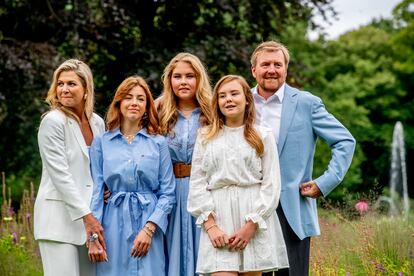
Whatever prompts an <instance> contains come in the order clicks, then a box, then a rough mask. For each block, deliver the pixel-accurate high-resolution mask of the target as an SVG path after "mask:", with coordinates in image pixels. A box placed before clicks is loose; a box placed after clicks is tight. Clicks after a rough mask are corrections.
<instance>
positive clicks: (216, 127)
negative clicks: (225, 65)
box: [204, 75, 264, 156]
mask: <svg viewBox="0 0 414 276" xmlns="http://www.w3.org/2000/svg"><path fill="white" fill-rule="evenodd" d="M231 81H237V82H238V83H239V84H240V85H241V87H242V89H243V92H244V96H245V97H246V103H247V105H246V109H245V111H244V118H243V119H244V125H245V126H244V138H245V139H246V141H247V143H248V144H249V145H250V146H252V148H254V149H255V150H256V154H257V155H258V156H262V154H263V152H264V145H263V140H262V138H261V137H260V135H259V134H258V132H257V131H256V129H255V128H254V122H255V120H256V111H255V107H254V100H253V95H252V92H251V91H250V87H249V84H248V83H247V81H246V80H245V79H244V78H243V77H242V76H238V75H227V76H224V77H222V78H221V79H220V80H219V81H218V82H217V84H216V85H215V87H214V90H213V103H212V106H213V108H212V109H213V122H212V124H211V125H210V126H209V127H208V128H207V133H206V134H205V140H204V141H205V142H207V141H209V140H212V139H213V138H215V137H216V136H217V135H218V134H219V132H220V130H221V129H223V126H224V122H225V119H226V118H225V116H224V114H223V113H222V112H221V111H220V107H219V105H218V93H219V90H220V88H221V87H222V86H223V85H224V84H226V83H229V82H231Z"/></svg>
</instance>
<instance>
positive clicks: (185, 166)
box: [159, 53, 211, 276]
mask: <svg viewBox="0 0 414 276" xmlns="http://www.w3.org/2000/svg"><path fill="white" fill-rule="evenodd" d="M162 80H163V85H164V91H163V93H162V95H161V98H160V100H159V101H160V108H159V115H160V128H161V132H162V133H163V134H164V135H166V136H167V141H168V148H169V150H170V154H171V159H172V163H173V166H174V174H175V178H176V200H177V205H176V206H174V208H173V211H172V212H171V215H170V217H169V224H168V229H167V251H168V268H167V274H168V275H170V276H178V275H179V276H190V275H191V276H194V275H195V268H196V267H195V266H196V263H197V251H198V240H199V235H200V230H199V229H197V227H196V225H195V220H194V218H193V217H192V216H191V215H190V214H189V213H188V212H187V196H188V182H189V179H190V178H189V176H190V170H191V160H192V155H193V148H194V143H195V139H196V136H197V130H198V129H199V128H200V126H203V125H207V124H209V123H210V121H211V107H210V103H211V87H210V83H209V78H208V75H207V73H206V70H205V68H204V66H203V64H202V63H201V61H200V59H199V58H198V57H196V56H195V55H192V54H190V53H179V54H178V55H176V56H175V57H174V58H173V59H172V60H171V61H170V63H169V64H168V65H167V66H166V68H165V70H164V74H163V78H162Z"/></svg>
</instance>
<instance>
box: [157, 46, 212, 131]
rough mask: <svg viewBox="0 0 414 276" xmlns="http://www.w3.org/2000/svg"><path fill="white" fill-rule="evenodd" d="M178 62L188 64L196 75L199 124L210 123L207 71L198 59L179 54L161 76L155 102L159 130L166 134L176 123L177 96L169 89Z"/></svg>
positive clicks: (209, 95) (193, 56)
mask: <svg viewBox="0 0 414 276" xmlns="http://www.w3.org/2000/svg"><path fill="white" fill-rule="evenodd" d="M179 62H185V63H188V64H189V65H190V66H191V68H192V69H193V70H194V72H195V74H196V80H197V86H196V102H197V105H198V106H199V107H200V124H201V125H202V126H206V125H209V124H210V123H211V122H212V113H211V86H210V80H209V77H208V74H207V71H206V69H205V67H204V65H203V64H202V62H201V61H200V59H199V58H198V57H197V56H195V55H193V54H190V53H179V54H177V55H176V56H175V57H173V58H172V59H171V61H170V62H169V63H168V65H167V66H166V67H165V69H164V73H163V75H162V83H163V86H164V89H163V92H162V94H161V96H160V98H158V99H157V100H158V101H159V103H160V107H159V111H160V115H159V116H160V130H161V133H163V134H168V133H170V132H171V130H172V129H173V127H174V125H175V123H176V122H177V116H178V115H177V101H178V99H177V96H175V94H174V91H173V89H172V87H171V76H172V73H173V71H174V69H175V67H176V66H177V64H178V63H179Z"/></svg>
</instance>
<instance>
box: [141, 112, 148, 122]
mask: <svg viewBox="0 0 414 276" xmlns="http://www.w3.org/2000/svg"><path fill="white" fill-rule="evenodd" d="M147 118H148V114H147V112H146V111H145V112H144V114H143V115H142V119H141V120H146V119H147Z"/></svg>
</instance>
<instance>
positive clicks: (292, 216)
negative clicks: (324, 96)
mask: <svg viewBox="0 0 414 276" xmlns="http://www.w3.org/2000/svg"><path fill="white" fill-rule="evenodd" d="M288 64H289V51H288V50H287V48H286V47H285V46H284V45H283V44H281V43H278V42H275V41H267V42H263V43H261V44H260V45H258V46H257V47H256V49H255V50H254V52H253V54H252V56H251V65H252V67H251V70H252V74H253V76H254V78H255V79H256V81H257V85H256V87H254V88H253V89H252V93H253V96H254V100H255V105H256V111H257V113H256V114H257V121H256V123H257V124H259V125H263V126H266V127H270V128H271V129H272V130H273V134H274V136H275V140H276V141H277V148H278V153H279V160H280V170H281V171H280V173H281V177H282V190H281V195H280V204H279V206H278V208H277V214H278V217H279V220H280V223H281V226H282V230H283V235H284V238H285V242H286V246H287V251H288V258H289V266H290V268H289V270H287V269H286V270H280V271H278V272H277V273H276V275H295V276H296V275H298V276H303V275H308V273H309V254H310V237H311V236H316V235H319V234H320V229H319V223H318V214H317V206H316V198H318V197H320V196H327V195H328V194H329V193H330V192H331V191H332V190H333V189H334V188H335V187H336V186H337V185H338V184H339V183H340V182H341V180H342V179H343V177H344V176H345V174H346V172H347V170H348V168H349V166H350V164H351V161H352V156H353V153H354V150H355V139H354V138H353V137H352V135H351V133H350V132H349V131H348V130H347V129H346V128H345V127H344V126H343V125H342V124H341V123H340V122H339V121H338V120H337V119H336V118H335V117H334V116H333V115H332V114H330V113H328V111H327V110H326V109H325V106H324V104H323V103H322V100H321V99H320V98H318V97H316V96H314V95H312V94H311V93H309V92H303V91H299V90H298V89H296V88H293V87H291V86H289V85H287V84H286V76H287V69H288ZM318 137H319V138H321V139H322V140H323V141H325V142H326V143H327V144H328V145H329V147H330V148H331V153H332V157H331V160H330V162H329V165H328V167H327V168H326V170H325V172H324V173H323V174H322V175H320V176H316V178H314V179H313V178H312V169H313V157H314V153H315V145H316V140H317V138H318ZM265 275H266V274H265Z"/></svg>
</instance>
